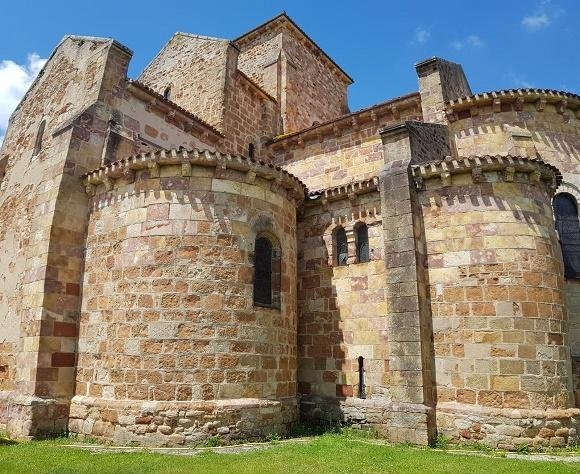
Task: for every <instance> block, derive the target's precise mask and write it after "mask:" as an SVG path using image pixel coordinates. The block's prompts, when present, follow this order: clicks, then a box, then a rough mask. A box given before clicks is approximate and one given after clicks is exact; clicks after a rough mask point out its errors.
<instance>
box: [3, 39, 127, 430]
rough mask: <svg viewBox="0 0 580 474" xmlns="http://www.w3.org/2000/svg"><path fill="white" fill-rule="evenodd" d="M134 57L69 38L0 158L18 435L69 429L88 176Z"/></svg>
mask: <svg viewBox="0 0 580 474" xmlns="http://www.w3.org/2000/svg"><path fill="white" fill-rule="evenodd" d="M130 56H131V52H130V51H129V50H127V49H126V48H124V47H122V46H121V45H119V44H117V43H115V42H113V41H112V40H100V39H96V38H79V37H66V38H65V39H63V41H61V43H60V44H59V45H58V46H57V48H56V49H55V51H54V52H53V54H52V55H51V57H50V59H49V61H48V62H47V64H46V66H45V67H44V68H43V70H42V72H41V73H40V74H39V77H38V78H37V79H36V81H35V82H34V84H33V85H32V86H31V88H30V90H29V91H28V92H27V94H26V95H25V97H24V98H23V100H22V102H21V104H20V105H19V106H18V108H17V110H16V111H15V112H14V114H13V115H12V117H11V119H10V122H9V126H8V130H7V134H6V138H5V140H4V143H3V145H2V149H1V152H0V161H3V162H4V164H5V176H3V177H2V179H1V184H0V248H1V249H2V250H1V253H0V429H1V430H3V431H4V430H5V431H7V432H8V433H10V434H11V435H13V436H18V437H30V436H42V435H44V434H47V433H54V432H62V431H64V430H65V428H66V423H67V416H68V403H69V400H70V397H71V396H72V394H73V393H72V392H73V384H74V364H75V345H76V339H75V338H76V333H77V321H78V312H79V307H80V306H79V303H80V297H79V295H80V281H81V278H82V268H83V267H82V263H83V254H82V252H83V250H82V248H83V244H84V232H85V229H86V215H87V199H86V196H85V194H84V192H83V189H82V186H81V184H80V181H79V176H80V175H81V174H82V173H84V172H85V171H86V170H87V169H92V168H93V167H96V166H99V164H100V159H101V150H102V146H103V141H104V135H105V129H106V120H107V118H108V116H107V115H108V114H107V113H106V108H105V107H104V106H103V105H104V101H110V100H112V96H113V95H114V94H115V91H117V90H118V89H116V86H117V85H118V84H119V80H120V79H121V78H122V79H124V77H125V70H126V66H127V63H128V60H129V58H130ZM43 121H44V124H45V125H44V128H42V127H41V122H43ZM41 130H43V133H41ZM39 135H42V138H41V139H40V138H39Z"/></svg>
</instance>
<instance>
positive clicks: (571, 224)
mask: <svg viewBox="0 0 580 474" xmlns="http://www.w3.org/2000/svg"><path fill="white" fill-rule="evenodd" d="M554 215H555V217H556V229H557V230H558V235H559V237H560V246H561V247H562V257H563V259H564V276H565V277H566V278H580V222H579V221H578V207H577V205H576V200H575V199H574V198H573V197H572V196H571V195H570V194H566V193H561V194H557V195H556V196H555V197H554Z"/></svg>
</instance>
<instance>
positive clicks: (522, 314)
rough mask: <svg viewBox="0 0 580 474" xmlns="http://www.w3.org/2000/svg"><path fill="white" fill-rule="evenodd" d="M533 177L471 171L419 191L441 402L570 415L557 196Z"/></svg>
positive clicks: (523, 173)
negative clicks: (563, 410) (566, 410)
mask: <svg viewBox="0 0 580 474" xmlns="http://www.w3.org/2000/svg"><path fill="white" fill-rule="evenodd" d="M500 160H501V159H500ZM500 163H501V161H500ZM506 165H507V163H506ZM468 171H469V170H468ZM532 171H533V169H530V170H525V168H522V169H521V170H518V171H515V172H513V173H511V172H510V171H509V170H508V171H505V172H502V171H490V172H486V171H483V174H481V175H480V174H479V171H477V170H476V171H475V172H473V173H474V174H473V176H472V174H471V173H470V172H466V173H464V174H457V175H456V174H452V175H451V177H449V178H447V177H446V178H445V181H442V180H441V179H440V178H433V179H429V180H427V181H426V183H425V186H426V187H425V191H423V192H422V193H421V204H422V206H423V217H424V221H425V235H426V238H427V252H428V265H429V279H430V287H431V301H432V313H433V332H434V340H435V363H436V368H437V400H438V402H439V403H441V402H448V401H457V402H460V403H464V404H472V405H482V406H487V407H497V408H537V409H540V408H543V409H547V408H555V407H558V408H568V407H569V406H571V399H570V398H571V378H570V358H569V357H570V356H569V344H570V343H569V340H568V334H567V315H566V310H565V301H564V294H563V289H564V281H563V277H562V271H563V270H562V261H561V257H560V255H559V246H558V242H557V237H556V234H555V231H554V223H553V218H552V212H551V208H550V195H549V193H550V192H553V191H550V190H548V189H547V188H546V186H547V185H544V184H543V182H542V181H539V182H537V183H536V182H533V181H532V179H533V177H530V176H531V175H530V173H531V172H532ZM538 179H539V178H538ZM542 179H544V178H542ZM546 179H549V178H546ZM474 180H475V182H474Z"/></svg>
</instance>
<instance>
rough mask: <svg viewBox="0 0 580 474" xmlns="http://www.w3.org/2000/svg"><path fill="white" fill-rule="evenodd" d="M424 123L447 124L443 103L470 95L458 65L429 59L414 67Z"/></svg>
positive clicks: (461, 69)
mask: <svg viewBox="0 0 580 474" xmlns="http://www.w3.org/2000/svg"><path fill="white" fill-rule="evenodd" d="M415 69H416V70H417V76H418V77H419V92H420V94H421V107H422V109H423V120H425V122H434V123H442V124H445V123H447V119H446V117H445V102H448V101H450V100H454V99H457V98H459V97H465V96H469V95H471V89H470V87H469V83H468V82H467V78H466V77H465V73H464V72H463V68H462V67H461V65H460V64H456V63H452V62H450V61H445V60H443V59H440V58H430V59H426V60H425V61H421V62H419V63H417V64H416V65H415Z"/></svg>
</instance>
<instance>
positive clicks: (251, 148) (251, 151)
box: [248, 143, 255, 158]
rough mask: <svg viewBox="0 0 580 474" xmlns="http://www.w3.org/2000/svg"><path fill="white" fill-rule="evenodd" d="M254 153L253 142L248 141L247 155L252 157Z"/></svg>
mask: <svg viewBox="0 0 580 474" xmlns="http://www.w3.org/2000/svg"><path fill="white" fill-rule="evenodd" d="M254 154H255V147H254V144H253V143H250V144H249V145H248V156H249V157H250V158H254Z"/></svg>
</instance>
